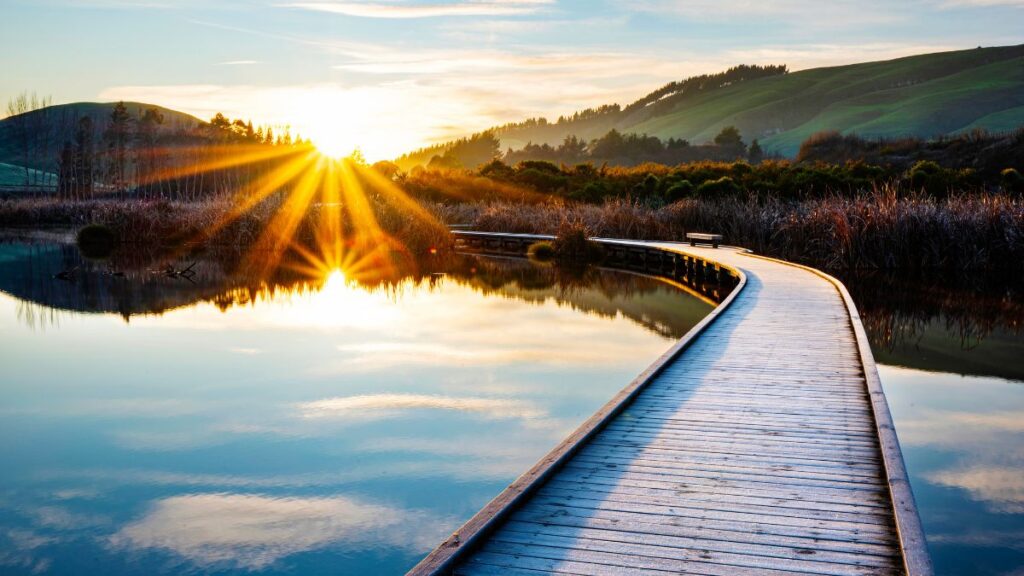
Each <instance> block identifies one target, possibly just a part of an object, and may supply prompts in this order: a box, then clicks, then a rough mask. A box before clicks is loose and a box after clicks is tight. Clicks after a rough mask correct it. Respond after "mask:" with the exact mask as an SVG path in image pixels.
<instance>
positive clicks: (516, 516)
mask: <svg viewBox="0 0 1024 576" xmlns="http://www.w3.org/2000/svg"><path fill="white" fill-rule="evenodd" d="M604 242H606V243H608V244H615V245H619V246H621V245H630V246H644V247H647V248H660V249H663V250H665V251H669V252H675V253H681V254H686V255H688V256H691V257H694V256H695V257H697V258H700V259H704V260H706V261H709V262H714V263H717V264H720V265H723V266H725V267H728V268H730V269H732V270H733V271H734V272H736V273H737V275H738V276H739V277H740V278H741V280H740V284H739V287H738V288H737V289H736V290H735V291H734V292H733V293H732V294H731V295H730V296H729V297H728V298H727V299H726V300H725V301H724V302H723V303H722V305H720V306H719V307H718V308H717V309H716V310H715V312H713V313H712V315H711V316H709V317H708V318H707V319H706V320H705V321H704V322H702V323H701V324H700V325H698V326H697V327H695V328H694V330H693V331H691V333H690V334H688V335H687V336H686V337H685V338H684V339H683V340H682V341H681V342H680V343H679V344H678V345H677V346H676V347H674V348H673V350H671V351H670V352H669V353H667V354H666V356H664V357H662V358H661V359H660V360H659V361H658V362H656V363H655V365H654V366H652V368H650V369H649V370H648V371H647V372H645V374H643V375H641V377H640V378H638V379H637V381H634V383H633V384H631V385H630V386H629V387H627V389H625V390H624V391H623V392H622V393H620V395H619V396H618V397H616V398H615V399H613V400H612V402H610V403H609V404H608V405H606V407H605V408H603V409H602V410H601V411H600V412H598V414H595V415H594V417H592V418H591V419H590V420H588V422H587V423H585V424H584V425H583V426H582V427H581V429H580V430H577V432H575V433H573V435H572V436H570V437H569V438H567V439H566V440H565V441H564V442H563V443H562V444H561V445H560V446H559V447H557V448H556V449H555V450H554V451H552V453H551V454H549V455H548V456H547V457H545V458H544V459H542V460H541V461H540V462H539V463H538V464H537V465H536V466H535V467H534V469H531V470H530V471H528V472H527V473H526V474H524V475H523V476H522V477H521V478H520V479H518V480H517V481H516V482H515V483H513V484H512V486H510V487H509V488H508V489H507V490H506V491H505V492H503V493H502V494H501V495H499V496H498V497H497V498H495V500H494V501H492V502H491V503H490V504H488V506H487V507H485V508H484V509H483V510H481V512H480V513H478V514H477V516H475V517H474V518H473V519H471V520H470V521H469V522H467V524H466V525H464V526H463V527H462V528H461V529H460V531H459V532H457V533H456V534H454V535H453V536H452V537H451V538H449V539H448V540H447V541H446V542H444V543H442V544H441V546H439V547H438V548H437V549H436V550H435V551H434V552H432V553H431V554H430V555H429V556H427V558H425V559H424V560H423V562H421V563H420V564H419V565H418V566H417V567H416V568H414V569H413V570H412V572H410V573H411V574H451V573H455V574H467V575H468V574H537V573H552V572H554V573H559V574H587V575H604V574H659V573H673V574H679V573H686V574H705V575H732V574H737V575H743V574H794V573H796V574H833V575H856V574H897V573H909V574H914V575H927V574H930V573H931V565H930V561H929V558H928V554H927V550H926V548H925V545H924V541H923V536H922V533H921V528H920V524H919V521H918V518H917V511H916V509H915V507H914V501H913V497H912V495H911V493H910V488H909V485H908V484H907V479H906V473H905V471H904V469H903V461H902V456H901V455H900V451H899V444H898V443H897V442H896V437H895V431H894V430H893V428H892V422H891V419H890V417H889V411H888V407H887V405H886V403H885V397H884V394H883V393H882V389H881V386H880V384H879V381H878V376H877V373H876V370H875V366H874V362H873V360H872V358H871V353H870V349H869V348H868V347H867V342H866V337H865V335H864V333H863V328H862V327H861V324H860V320H859V318H858V317H857V315H856V309H855V308H854V307H853V304H852V301H850V299H849V295H848V294H847V293H846V290H845V288H843V287H842V285H841V284H840V283H838V282H837V281H835V280H834V279H832V278H830V277H828V276H825V275H823V274H820V273H818V272H815V271H813V270H810V269H807V268H803V267H799V266H795V265H791V264H788V263H784V262H781V261H777V260H771V259H766V258H760V257H756V256H752V255H749V254H747V253H745V252H744V251H741V250H738V249H733V248H720V249H712V248H703V247H697V248H692V247H689V246H685V245H682V244H677V243H653V242H627V241H604Z"/></svg>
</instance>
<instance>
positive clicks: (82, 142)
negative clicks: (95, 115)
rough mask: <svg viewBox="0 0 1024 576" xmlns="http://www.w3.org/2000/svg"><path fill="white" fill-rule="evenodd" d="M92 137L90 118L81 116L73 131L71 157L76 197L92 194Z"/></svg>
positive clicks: (93, 150)
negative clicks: (72, 151)
mask: <svg viewBox="0 0 1024 576" xmlns="http://www.w3.org/2000/svg"><path fill="white" fill-rule="evenodd" d="M93 138H94V134H93V126H92V118H90V117H89V116H83V117H82V118H81V119H80V120H79V121H78V129H77V130H76V131H75V150H74V157H73V170H74V194H75V196H76V197H77V198H82V197H85V196H90V195H92V191H93V182H94V181H95V176H96V175H95V173H94V170H93V168H94V165H95V164H94V162H95V159H96V150H95V145H94V141H93Z"/></svg>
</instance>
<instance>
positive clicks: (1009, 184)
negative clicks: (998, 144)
mask: <svg viewBox="0 0 1024 576" xmlns="http://www.w3.org/2000/svg"><path fill="white" fill-rule="evenodd" d="M999 185H1000V186H1001V187H1002V189H1003V190H1004V191H1006V192H1016V193H1021V192H1024V176H1021V174H1020V172H1017V170H1016V169H1015V168H1007V169H1005V170H1003V171H1002V172H1000V173H999Z"/></svg>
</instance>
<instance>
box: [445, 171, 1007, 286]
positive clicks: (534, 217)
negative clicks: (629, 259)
mask: <svg viewBox="0 0 1024 576" xmlns="http://www.w3.org/2000/svg"><path fill="white" fill-rule="evenodd" d="M433 209H434V211H435V212H436V213H438V214H439V215H440V217H441V218H443V219H445V220H446V221H448V222H450V223H461V224H470V225H472V226H473V227H474V228H476V229H479V230H489V231H503V232H524V233H545V234H555V233H557V231H558V230H559V228H560V227H561V226H563V225H564V223H566V222H573V223H577V224H579V225H582V226H584V227H585V228H586V229H587V230H589V231H590V232H591V234H593V235H596V236H604V237H612V238H633V239H648V240H654V239H659V240H682V239H683V238H684V237H685V234H686V232H695V231H701V232H717V233H720V234H723V235H724V236H725V240H726V242H728V243H730V244H734V245H738V246H744V247H747V248H751V249H753V250H755V251H756V252H758V253H761V254H768V255H772V256H777V257H780V258H785V259H788V260H793V261H797V262H803V263H807V264H812V265H814V266H818V267H821V268H826V269H848V268H910V269H930V268H935V269H947V270H958V271H962V270H978V269H1003V270H1009V271H1022V270H1024V201H1022V200H1020V199H1017V198H1011V197H1008V196H1005V195H1000V194H978V193H974V194H970V195H953V196H951V197H949V198H947V199H935V198H931V197H928V196H924V195H921V194H913V193H903V192H902V191H900V190H898V189H896V188H894V187H885V188H883V189H881V190H877V191H875V192H873V193H870V194H865V195H861V196H858V197H856V198H847V197H842V196H838V195H835V196H830V197H827V198H821V199H811V200H804V201H782V200H778V199H764V198H756V197H745V198H731V197H726V198H719V199H714V200H711V199H700V198H694V199H685V200H681V201H679V202H675V203H673V204H669V205H667V206H664V207H661V208H657V207H651V206H649V205H646V204H641V203H638V202H633V201H630V200H624V199H614V200H609V201H607V202H605V203H604V204H601V205H591V204H577V203H549V204H526V205H524V204H517V203H508V202H486V203H479V204H473V205H465V204H463V205H454V206H452V205H435V206H434V207H433Z"/></svg>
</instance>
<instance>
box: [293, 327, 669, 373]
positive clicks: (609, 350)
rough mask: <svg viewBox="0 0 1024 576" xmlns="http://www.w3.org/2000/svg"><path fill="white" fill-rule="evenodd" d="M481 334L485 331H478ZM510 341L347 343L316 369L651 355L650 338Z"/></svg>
mask: <svg viewBox="0 0 1024 576" xmlns="http://www.w3.org/2000/svg"><path fill="white" fill-rule="evenodd" d="M478 336H479V335H478ZM503 336H504V337H505V339H504V340H500V341H499V340H497V339H495V341H493V342H487V341H486V340H487V339H486V338H483V337H481V338H476V339H474V341H472V342H461V341H456V342H451V343H447V344H442V343H431V344H422V343H418V342H372V343H360V344H341V345H338V347H337V348H338V350H339V351H340V352H343V353H345V354H347V355H349V357H348V358H346V359H345V360H344V362H333V363H328V364H325V365H323V366H318V367H315V368H313V369H312V370H311V371H310V372H311V373H314V374H344V373H350V372H353V373H354V372H368V371H377V370H381V371H384V370H388V369H393V368H394V366H397V365H402V364H412V365H423V366H440V367H448V366H503V365H508V364H517V363H522V364H530V365H545V366H570V367H577V368H578V367H579V366H591V367H595V366H619V365H622V364H624V363H629V362H631V361H632V360H633V359H635V358H636V357H637V356H641V357H642V356H649V355H650V347H649V345H648V344H647V343H646V342H642V343H641V342H638V343H636V345H635V346H632V345H631V344H632V343H630V342H621V341H612V342H596V341H595V342H588V345H587V346H586V347H581V346H579V342H578V341H577V340H569V341H566V340H565V339H564V338H562V337H561V336H560V337H558V338H555V339H552V340H551V341H544V339H543V338H538V337H533V338H530V339H527V340H523V341H521V342H516V341H509V340H508V339H507V335H503Z"/></svg>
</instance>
